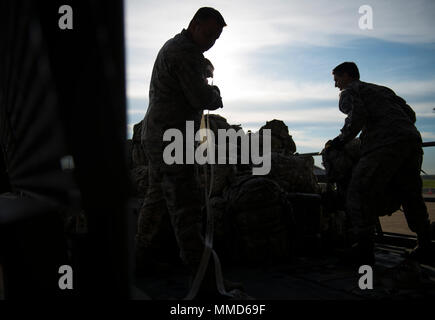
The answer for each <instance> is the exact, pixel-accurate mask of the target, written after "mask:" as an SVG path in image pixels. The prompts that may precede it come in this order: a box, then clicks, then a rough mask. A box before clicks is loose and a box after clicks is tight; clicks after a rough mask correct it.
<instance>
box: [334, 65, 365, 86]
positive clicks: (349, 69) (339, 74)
mask: <svg viewBox="0 0 435 320" xmlns="http://www.w3.org/2000/svg"><path fill="white" fill-rule="evenodd" d="M332 74H333V75H334V82H335V86H336V87H337V88H339V89H340V90H343V89H345V88H346V87H347V86H348V85H349V83H351V82H352V81H355V80H359V70H358V67H357V66H356V64H355V62H343V63H342V64H339V65H338V66H336V67H335V68H334V70H332Z"/></svg>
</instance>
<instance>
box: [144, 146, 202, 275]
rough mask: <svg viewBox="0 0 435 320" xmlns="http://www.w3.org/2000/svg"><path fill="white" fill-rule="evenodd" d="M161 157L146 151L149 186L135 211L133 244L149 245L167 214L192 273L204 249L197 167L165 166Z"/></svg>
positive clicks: (184, 260)
mask: <svg viewBox="0 0 435 320" xmlns="http://www.w3.org/2000/svg"><path fill="white" fill-rule="evenodd" d="M145 150H147V149H145ZM148 150H149V149H148ZM161 157H162V156H161V153H160V157H159V156H158V155H156V156H153V155H152V154H151V153H150V152H147V158H148V161H149V162H148V164H149V168H148V169H149V170H148V174H149V187H148V190H147V194H146V197H145V200H144V203H143V205H142V208H141V210H140V214H139V219H138V232H137V235H136V245H137V246H138V247H140V248H139V249H143V250H146V249H147V248H151V247H152V246H153V241H155V239H156V236H157V234H158V233H159V231H160V230H161V228H162V227H163V226H162V223H163V221H164V218H165V215H169V219H170V223H171V225H172V229H173V232H174V234H175V239H176V241H177V244H178V247H179V250H180V257H181V259H182V261H183V262H184V263H185V264H186V265H187V267H188V268H189V269H191V271H192V272H195V270H196V268H197V266H198V265H199V261H200V259H201V256H202V253H203V250H204V238H203V236H202V216H201V192H200V185H199V180H198V173H197V166H196V165H194V164H189V165H185V164H173V165H167V164H165V163H164V162H163V161H162V160H160V159H161ZM159 158H160V159H159Z"/></svg>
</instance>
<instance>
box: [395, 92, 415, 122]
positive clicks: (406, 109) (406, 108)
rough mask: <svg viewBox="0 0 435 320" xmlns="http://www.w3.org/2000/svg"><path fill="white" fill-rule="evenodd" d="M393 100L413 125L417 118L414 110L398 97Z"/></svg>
mask: <svg viewBox="0 0 435 320" xmlns="http://www.w3.org/2000/svg"><path fill="white" fill-rule="evenodd" d="M395 98H396V101H397V102H398V104H399V105H400V106H401V107H402V110H403V111H404V112H405V113H406V115H407V116H408V118H409V120H411V122H412V123H415V121H416V120H417V118H416V117H415V112H414V110H412V108H411V107H410V106H409V105H408V104H407V103H406V101H405V100H404V99H403V98H401V97H399V96H395Z"/></svg>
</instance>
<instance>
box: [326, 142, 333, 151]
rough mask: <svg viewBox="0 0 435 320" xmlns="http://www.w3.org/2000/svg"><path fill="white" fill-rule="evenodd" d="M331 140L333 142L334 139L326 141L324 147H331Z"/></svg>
mask: <svg viewBox="0 0 435 320" xmlns="http://www.w3.org/2000/svg"><path fill="white" fill-rule="evenodd" d="M331 142H332V140H328V141H327V142H326V143H325V147H324V149H325V150H327V149H328V148H330V147H331Z"/></svg>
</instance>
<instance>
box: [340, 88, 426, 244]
mask: <svg viewBox="0 0 435 320" xmlns="http://www.w3.org/2000/svg"><path fill="white" fill-rule="evenodd" d="M339 108H340V110H341V111H342V112H343V113H345V114H346V115H347V118H346V120H345V124H344V127H343V128H342V129H341V134H340V135H339V137H338V139H339V140H340V141H341V142H343V143H347V142H349V141H350V140H352V139H353V138H355V136H356V135H357V134H358V133H359V132H360V131H361V135H360V138H361V158H360V160H359V162H358V163H357V165H356V166H355V167H354V169H353V172H352V178H351V181H350V184H349V188H348V193H347V201H346V203H347V211H348V213H349V216H350V219H351V222H352V225H353V229H354V233H355V234H356V235H357V237H361V236H366V235H369V236H372V235H373V231H374V226H375V223H376V219H377V217H378V216H380V215H383V214H385V213H384V211H385V210H386V205H387V204H386V203H385V198H386V197H385V194H386V189H387V187H388V186H389V185H395V188H397V193H398V194H399V196H400V198H401V200H402V206H403V209H404V212H405V216H406V219H407V222H408V225H409V228H410V229H411V230H412V231H414V232H416V233H417V234H423V233H425V232H426V231H427V228H428V226H429V220H428V214H427V209H426V205H425V203H424V201H423V198H422V195H421V188H422V182H421V178H420V169H421V164H422V155H423V151H422V146H421V145H422V140H421V136H420V133H419V132H418V130H417V129H416V127H415V125H414V123H415V113H414V111H413V110H412V109H411V108H410V107H409V106H408V105H407V104H406V102H405V101H404V100H403V99H402V98H400V97H398V96H397V95H396V94H395V93H394V92H393V91H392V90H391V89H389V88H386V87H382V86H378V85H375V84H371V83H365V82H362V81H353V82H352V83H351V84H350V85H349V86H348V87H347V88H346V89H345V90H343V91H342V92H341V94H340V102H339Z"/></svg>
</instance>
